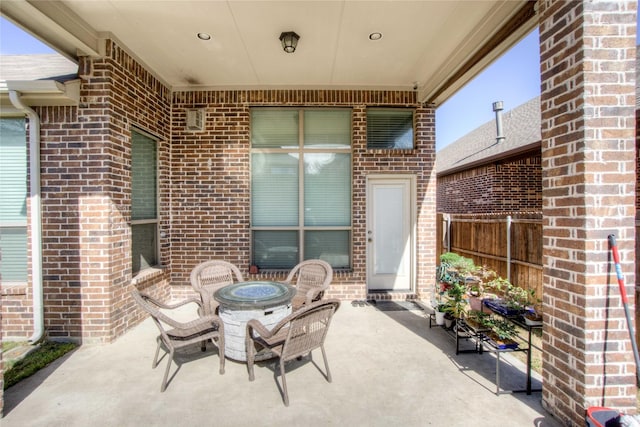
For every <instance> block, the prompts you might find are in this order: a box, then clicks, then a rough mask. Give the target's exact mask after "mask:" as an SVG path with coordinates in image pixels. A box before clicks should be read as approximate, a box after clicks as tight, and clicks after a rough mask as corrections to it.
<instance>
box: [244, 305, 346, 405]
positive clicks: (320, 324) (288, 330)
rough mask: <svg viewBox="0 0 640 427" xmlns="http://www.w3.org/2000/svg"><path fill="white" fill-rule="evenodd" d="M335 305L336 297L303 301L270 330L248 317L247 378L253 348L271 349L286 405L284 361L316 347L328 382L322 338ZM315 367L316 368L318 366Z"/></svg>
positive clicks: (302, 354)
mask: <svg viewBox="0 0 640 427" xmlns="http://www.w3.org/2000/svg"><path fill="white" fill-rule="evenodd" d="M338 307H340V301H338V300H336V299H329V300H322V301H317V302H314V303H311V304H309V305H305V306H304V307H302V308H301V309H299V310H298V311H295V312H293V313H292V314H290V315H289V316H287V317H285V318H284V319H282V320H281V321H280V322H278V324H277V325H276V326H274V327H273V329H271V330H268V329H267V328H265V327H264V326H263V325H262V323H260V321H259V320H257V319H251V320H249V322H247V334H246V338H245V340H246V346H247V370H248V371H249V381H253V380H254V378H255V377H254V373H253V365H254V362H255V358H256V354H257V351H260V350H264V351H271V353H272V354H273V355H274V356H276V357H278V359H279V361H280V375H282V390H283V398H284V404H285V406H289V394H288V392H287V380H286V377H285V364H286V362H288V361H290V360H293V359H299V358H301V357H302V356H304V355H306V354H309V357H310V358H311V357H312V356H311V352H312V350H314V349H316V348H320V350H321V351H322V358H323V360H324V367H325V370H326V375H325V378H326V379H327V381H328V382H331V371H330V370H329V364H328V363H327V354H326V352H325V350H324V340H325V338H326V336H327V331H328V330H329V325H330V324H331V318H332V317H333V313H335V312H336V310H337V309H338ZM316 366H317V365H316ZM318 369H320V368H319V367H318ZM321 372H322V371H321Z"/></svg>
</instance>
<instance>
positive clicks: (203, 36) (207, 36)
mask: <svg viewBox="0 0 640 427" xmlns="http://www.w3.org/2000/svg"><path fill="white" fill-rule="evenodd" d="M198 38H199V39H200V40H211V35H210V34H207V33H198Z"/></svg>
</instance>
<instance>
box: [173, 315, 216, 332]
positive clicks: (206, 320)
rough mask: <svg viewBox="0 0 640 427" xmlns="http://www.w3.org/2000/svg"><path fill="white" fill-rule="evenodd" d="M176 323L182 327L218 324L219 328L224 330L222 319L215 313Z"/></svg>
mask: <svg viewBox="0 0 640 427" xmlns="http://www.w3.org/2000/svg"><path fill="white" fill-rule="evenodd" d="M176 324H177V325H178V327H179V328H181V329H189V328H197V327H200V326H208V325H215V326H217V327H218V330H219V331H220V332H222V331H223V329H224V326H223V323H222V320H221V319H220V318H219V317H218V316H216V315H213V314H211V315H207V316H202V317H199V318H197V319H194V320H190V321H188V322H177V321H176Z"/></svg>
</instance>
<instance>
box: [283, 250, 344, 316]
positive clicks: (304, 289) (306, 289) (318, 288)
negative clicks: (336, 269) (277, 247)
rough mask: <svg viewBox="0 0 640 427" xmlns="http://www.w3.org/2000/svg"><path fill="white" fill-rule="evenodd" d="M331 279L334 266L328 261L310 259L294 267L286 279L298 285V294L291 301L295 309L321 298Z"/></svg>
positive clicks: (289, 282) (287, 281) (286, 281)
mask: <svg viewBox="0 0 640 427" xmlns="http://www.w3.org/2000/svg"><path fill="white" fill-rule="evenodd" d="M331 280H333V268H331V266H330V265H329V263H328V262H326V261H322V260H320V259H309V260H306V261H302V262H301V263H300V264H298V265H296V266H295V267H293V270H291V272H289V275H288V276H287V278H286V279H285V281H284V282H285V283H288V284H290V285H295V287H296V295H295V296H294V297H293V300H292V301H291V303H292V306H293V310H296V309H298V308H300V307H302V306H303V305H305V304H311V303H312V302H313V301H318V300H319V299H321V298H322V297H323V295H324V291H325V290H326V289H328V288H329V285H330V284H331Z"/></svg>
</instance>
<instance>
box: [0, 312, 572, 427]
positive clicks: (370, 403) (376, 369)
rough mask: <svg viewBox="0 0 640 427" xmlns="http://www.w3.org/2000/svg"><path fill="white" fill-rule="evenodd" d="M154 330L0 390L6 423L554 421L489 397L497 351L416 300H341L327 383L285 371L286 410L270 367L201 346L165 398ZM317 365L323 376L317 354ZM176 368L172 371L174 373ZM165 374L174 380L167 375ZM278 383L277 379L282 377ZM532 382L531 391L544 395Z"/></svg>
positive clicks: (527, 399)
mask: <svg viewBox="0 0 640 427" xmlns="http://www.w3.org/2000/svg"><path fill="white" fill-rule="evenodd" d="M156 335H157V329H156V328H155V325H154V324H153V323H152V322H151V321H150V319H147V320H145V321H144V322H143V323H142V324H140V325H138V326H137V327H135V328H134V329H132V330H131V331H130V332H128V333H127V334H126V335H124V336H122V337H121V338H119V339H118V340H117V341H116V342H115V343H113V344H109V345H86V346H82V347H80V348H79V349H78V350H76V351H74V352H72V353H71V354H68V355H67V356H65V357H63V358H62V359H59V360H58V361H56V362H54V363H53V364H52V365H50V366H49V367H47V368H45V369H43V370H42V371H40V372H38V373H37V374H36V375H34V376H32V377H31V378H28V379H27V380H24V381H22V382H21V383H19V384H17V385H16V386H14V387H11V388H10V389H8V390H6V391H5V394H4V398H5V408H4V409H5V411H4V412H5V416H4V418H3V419H2V420H1V421H0V424H1V425H2V426H3V427H14V426H16V427H17V426H20V427H23V426H65V427H72V426H82V427H85V426H90V425H93V426H119V427H122V426H190V425H200V426H332V425H344V426H388V425H402V426H465V427H467V426H477V427H482V426H491V427H496V426H545V427H556V426H560V425H561V424H560V423H559V422H558V421H557V420H555V419H554V418H552V416H551V415H550V414H548V413H547V412H546V411H545V410H544V409H543V408H542V406H541V393H539V392H534V393H532V394H531V395H526V394H525V393H517V394H512V393H503V394H500V395H496V393H495V392H496V384H495V369H496V359H495V355H493V354H491V353H488V352H485V353H484V354H482V355H479V354H460V355H455V342H454V341H453V340H452V339H451V337H449V336H448V335H447V334H446V332H445V331H444V330H442V329H441V328H439V327H434V328H431V329H430V328H429V322H428V319H427V318H426V316H425V313H424V312H423V311H422V310H420V309H419V308H418V306H416V305H414V304H413V303H404V302H401V303H394V302H384V303H378V304H374V303H370V302H369V303H367V302H359V301H356V302H348V301H344V302H343V303H342V306H341V307H340V310H338V312H337V313H336V315H335V317H334V320H333V323H332V325H331V329H330V330H329V335H328V337H327V342H326V349H327V357H328V359H329V365H330V368H331V373H332V376H333V382H332V383H328V382H327V381H326V380H325V378H324V377H323V375H322V374H321V373H320V372H319V371H318V369H317V368H316V366H314V364H313V363H312V362H310V361H309V359H303V360H302V361H299V362H295V363H293V364H292V365H290V366H289V367H288V369H287V380H288V381H287V384H288V389H289V399H290V406H289V407H285V406H284V404H283V403H282V395H281V393H280V390H279V387H278V385H277V384H276V381H275V379H274V364H273V362H269V363H267V362H262V363H259V364H258V365H257V366H256V379H255V381H254V382H249V380H248V376H247V369H246V365H245V364H243V363H239V362H234V361H232V360H227V361H226V372H225V374H224V375H219V374H218V361H219V359H218V355H217V351H216V350H215V348H214V347H213V346H211V345H209V346H208V349H207V351H206V352H204V353H202V352H200V349H199V347H195V348H194V349H193V351H190V352H188V353H187V354H185V353H181V354H183V355H184V356H179V357H178V360H179V361H182V362H184V363H183V364H182V366H181V367H180V369H179V371H178V372H177V374H176V375H175V376H174V377H173V379H172V380H171V381H170V383H169V386H168V388H167V390H166V392H164V393H160V382H161V380H162V375H163V372H164V368H165V366H166V365H165V364H166V358H165V359H163V360H162V361H161V363H160V366H158V367H157V368H156V369H151V362H152V360H153V355H154V351H155V337H156ZM313 356H314V357H313V361H314V362H315V363H317V365H318V366H320V368H321V369H322V370H323V371H324V365H323V363H322V355H321V353H320V352H319V351H316V352H314V354H313ZM175 370H176V365H175V364H174V365H173V368H172V371H171V372H172V373H174V372H175ZM500 376H501V386H502V387H503V389H507V390H508V389H521V388H523V387H524V384H525V372H524V365H523V364H521V363H520V362H518V361H517V360H515V359H514V358H511V357H501V371H500ZM170 377H171V374H170ZM279 380H280V377H279V376H278V381H279ZM540 385H541V384H540V381H539V380H538V379H536V378H534V382H533V386H534V388H540Z"/></svg>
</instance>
